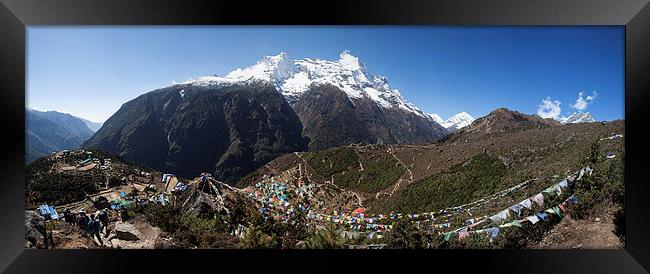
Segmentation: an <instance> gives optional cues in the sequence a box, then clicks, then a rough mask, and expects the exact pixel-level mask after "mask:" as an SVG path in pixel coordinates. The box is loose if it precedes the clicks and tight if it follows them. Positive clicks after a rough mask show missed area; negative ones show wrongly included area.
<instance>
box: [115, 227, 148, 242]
mask: <svg viewBox="0 0 650 274" xmlns="http://www.w3.org/2000/svg"><path fill="white" fill-rule="evenodd" d="M115 237H116V238H118V239H120V240H126V241H137V240H140V239H141V238H142V234H141V233H140V231H139V230H138V229H137V228H135V226H134V225H132V224H130V223H117V224H115Z"/></svg>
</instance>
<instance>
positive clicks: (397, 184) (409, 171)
mask: <svg viewBox="0 0 650 274" xmlns="http://www.w3.org/2000/svg"><path fill="white" fill-rule="evenodd" d="M386 152H388V153H389V154H390V155H391V156H393V158H395V160H397V162H398V163H399V164H400V165H402V166H403V167H405V168H406V171H408V173H409V179H408V180H404V179H402V178H401V177H400V178H399V179H397V182H395V184H394V187H393V190H391V191H390V193H385V191H383V190H382V191H380V192H377V194H375V198H379V196H380V195H382V194H383V195H388V197H392V196H393V194H394V193H395V191H397V190H398V189H399V187H400V183H401V182H402V181H407V182H409V183H413V172H411V168H410V167H409V166H407V165H405V164H404V162H402V160H400V159H399V158H397V156H395V153H393V148H392V147H391V148H388V149H387V150H386Z"/></svg>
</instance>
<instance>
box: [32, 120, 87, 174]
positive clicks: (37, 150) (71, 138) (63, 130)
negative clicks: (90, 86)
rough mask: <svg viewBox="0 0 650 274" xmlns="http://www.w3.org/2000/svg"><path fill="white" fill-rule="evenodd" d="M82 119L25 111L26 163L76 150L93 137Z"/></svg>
mask: <svg viewBox="0 0 650 274" xmlns="http://www.w3.org/2000/svg"><path fill="white" fill-rule="evenodd" d="M93 133H94V132H93V131H92V130H91V129H90V128H88V126H87V125H86V123H85V122H84V121H82V120H81V119H79V118H77V117H75V116H72V115H70V114H66V113H61V112H56V111H44V112H43V111H37V110H32V109H26V110H25V136H26V137H25V161H26V162H27V163H29V162H31V161H33V160H35V159H37V158H39V157H42V156H45V155H47V154H50V153H51V152H54V151H60V150H65V149H75V148H78V147H79V146H81V144H82V143H83V142H84V141H85V140H87V139H88V138H90V137H91V136H92V135H93Z"/></svg>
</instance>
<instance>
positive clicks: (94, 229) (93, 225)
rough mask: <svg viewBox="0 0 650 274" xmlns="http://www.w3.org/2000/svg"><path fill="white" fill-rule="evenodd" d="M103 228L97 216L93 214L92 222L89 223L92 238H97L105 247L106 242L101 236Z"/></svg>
mask: <svg viewBox="0 0 650 274" xmlns="http://www.w3.org/2000/svg"><path fill="white" fill-rule="evenodd" d="M101 226H102V223H101V222H100V221H99V218H97V215H94V214H93V215H92V218H91V219H90V222H89V223H88V228H89V232H90V233H89V234H90V238H91V239H92V238H93V237H95V238H97V240H98V241H99V244H100V245H104V242H103V241H102V237H101V236H100V235H99V231H100V230H101Z"/></svg>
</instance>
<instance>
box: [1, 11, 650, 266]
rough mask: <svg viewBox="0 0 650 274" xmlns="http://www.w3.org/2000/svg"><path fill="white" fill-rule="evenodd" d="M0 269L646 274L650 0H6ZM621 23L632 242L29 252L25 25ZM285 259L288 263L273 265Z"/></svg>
mask: <svg viewBox="0 0 650 274" xmlns="http://www.w3.org/2000/svg"><path fill="white" fill-rule="evenodd" d="M0 3H1V5H0V37H2V38H1V40H0V41H1V42H0V96H1V98H0V104H2V105H1V107H0V109H1V110H2V116H1V117H2V119H3V120H4V121H3V123H2V124H3V125H4V127H3V130H2V135H4V136H3V137H4V138H2V139H4V140H5V142H4V144H5V146H4V149H3V152H4V153H2V154H3V156H2V157H0V170H1V172H2V173H0V174H2V175H3V176H2V178H3V182H2V184H0V185H1V187H0V208H1V209H2V211H1V212H2V215H1V216H2V222H1V223H0V228H1V230H0V249H1V251H0V269H3V270H4V271H6V272H7V273H52V272H61V273H77V272H81V273H103V272H107V273H109V272H110V273H121V272H149V271H151V270H153V269H154V268H159V269H162V270H168V271H171V270H176V269H178V270H180V271H183V272H184V273H186V272H190V271H192V269H207V270H208V271H210V272H215V271H226V270H224V269H225V267H231V268H232V269H233V271H226V273H230V272H234V271H237V272H241V271H245V272H248V271H252V270H259V271H276V270H280V269H281V271H288V272H312V271H316V270H319V271H322V270H325V269H330V270H331V271H341V270H342V271H374V270H388V267H395V268H397V269H404V268H403V267H408V268H410V267H418V268H421V267H424V269H423V270H424V271H443V270H444V269H446V268H449V267H451V269H452V271H453V269H456V270H466V271H472V272H475V271H476V272H479V273H483V272H497V273H512V272H514V273H520V272H524V273H549V272H551V273H558V272H560V273H565V272H566V273H569V272H570V273H647V272H648V270H650V233H649V232H650V227H649V221H648V220H650V199H648V198H647V197H646V196H647V195H650V186H649V185H650V184H648V180H647V179H648V177H649V176H648V175H646V172H647V170H646V168H647V167H650V163H649V161H648V157H649V155H650V153H648V152H649V151H648V147H649V146H648V145H647V144H645V143H644V140H645V138H644V137H645V132H644V131H645V130H644V127H645V126H647V125H646V124H647V122H646V121H649V120H648V108H647V107H645V102H647V100H645V99H647V98H648V94H649V87H650V85H649V84H650V77H649V75H650V73H648V72H649V71H650V5H648V4H647V3H648V1H646V0H630V1H611V0H610V1H608V0H592V1H586V0H580V1H578V0H545V1H535V0H493V1H481V0H475V1H469V0H456V1H432V0H429V1H418V0H408V1H404V0H402V1H394V2H392V3H386V2H383V3H380V2H377V1H371V0H359V1H354V2H352V1H327V2H307V1H303V2H297V3H291V2H276V1H267V2H260V3H254V2H249V1H228V2H225V1H219V2H216V1H205V0H193V1H155V0H141V1H135V0H114V1H94V0H65V1H64V0H60V1H47V0H44V1H36V0H0ZM161 24H162V25H190V24H196V25H222V24H228V25H258V24H259V25H290V24H291V25H340V24H343V25H623V26H625V40H626V41H625V42H626V46H625V50H626V52H625V59H626V60H625V124H626V132H625V139H626V140H625V151H626V159H625V198H626V202H625V207H626V243H625V248H624V249H612V250H431V251H429V250H426V251H424V250H410V251H409V250H363V251H361V250H338V251H327V250H322V251H320V250H291V251H278V250H272V251H266V250H236V251H232V250H227V251H224V250H198V251H197V250H87V251H84V250H26V249H24V201H25V199H24V157H25V156H24V142H25V141H24V137H25V128H24V125H25V120H24V119H25V117H24V116H25V88H26V80H25V72H26V63H25V61H26V59H25V57H26V54H25V52H26V47H25V46H26V40H25V33H26V27H27V26H42V25H161ZM278 262H288V263H286V264H285V263H282V264H278Z"/></svg>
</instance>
